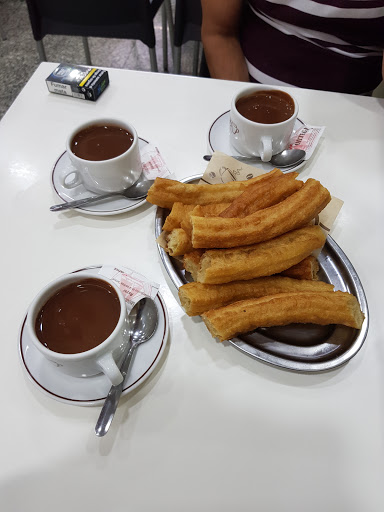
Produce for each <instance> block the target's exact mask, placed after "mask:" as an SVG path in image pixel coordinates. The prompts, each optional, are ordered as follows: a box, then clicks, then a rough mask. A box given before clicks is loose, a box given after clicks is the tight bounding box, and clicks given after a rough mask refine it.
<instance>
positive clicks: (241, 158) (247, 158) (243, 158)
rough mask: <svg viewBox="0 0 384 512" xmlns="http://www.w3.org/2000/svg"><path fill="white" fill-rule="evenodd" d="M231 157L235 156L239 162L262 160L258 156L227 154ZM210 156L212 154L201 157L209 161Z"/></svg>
mask: <svg viewBox="0 0 384 512" xmlns="http://www.w3.org/2000/svg"><path fill="white" fill-rule="evenodd" d="M229 156H231V158H235V160H238V161H239V162H262V159H261V158H260V157H258V156H240V155H229ZM211 158H212V155H204V156H203V159H204V160H206V161H207V162H209V161H210V160H211Z"/></svg>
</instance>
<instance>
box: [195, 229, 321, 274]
mask: <svg viewBox="0 0 384 512" xmlns="http://www.w3.org/2000/svg"><path fill="white" fill-rule="evenodd" d="M325 239H326V235H325V234H324V232H323V230H322V229H321V228H320V227H319V226H307V227H305V228H301V229H296V230H294V231H290V232H289V233H285V234H283V235H280V236H279V237H276V238H274V239H272V240H268V241H266V242H261V243H259V244H254V245H250V246H245V247H234V248H231V249H210V250H207V251H205V252H204V253H203V255H202V256H201V258H200V261H199V264H198V270H197V275H196V281H199V282H201V283H207V284H221V283H228V282H230V281H238V280H246V279H253V278H255V277H261V276H270V275H272V274H278V273H279V272H282V271H283V270H285V269H287V268H289V267H292V266H293V265H295V264H296V263H298V262H299V261H301V260H303V259H304V258H305V257H307V256H309V255H310V254H311V253H312V251H314V250H315V249H320V248H321V247H323V245H324V243H325Z"/></svg>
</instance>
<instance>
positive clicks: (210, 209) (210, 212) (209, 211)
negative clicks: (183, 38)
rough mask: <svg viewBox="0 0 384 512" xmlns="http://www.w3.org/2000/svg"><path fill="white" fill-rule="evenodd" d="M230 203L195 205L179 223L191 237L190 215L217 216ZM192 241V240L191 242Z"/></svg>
mask: <svg viewBox="0 0 384 512" xmlns="http://www.w3.org/2000/svg"><path fill="white" fill-rule="evenodd" d="M230 204H231V203H214V204H203V205H200V204H199V205H196V206H194V207H193V208H192V210H189V211H188V212H187V213H186V215H185V216H184V217H183V219H182V220H181V223H180V227H181V228H183V229H184V231H185V232H186V233H188V235H189V236H190V237H191V239H192V222H191V215H197V216H198V217H218V216H219V214H220V213H221V212H222V211H223V210H226V209H227V208H228V206H229V205H230ZM191 243H192V242H191Z"/></svg>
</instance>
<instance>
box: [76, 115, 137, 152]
mask: <svg viewBox="0 0 384 512" xmlns="http://www.w3.org/2000/svg"><path fill="white" fill-rule="evenodd" d="M133 140H134V136H133V134H132V133H131V132H130V131H128V130H127V129H126V128H123V127H121V126H118V125H114V124H94V125H91V126H88V127H87V128H84V129H83V130H80V131H79V132H77V133H76V134H75V135H74V137H73V138H72V141H71V151H72V153H74V154H75V155H76V156H77V157H79V158H82V159H83V160H92V161H101V160H110V159H111V158H115V157H117V156H119V155H122V154H123V153H125V152H126V151H127V150H128V149H129V148H130V147H131V146H132V144H133Z"/></svg>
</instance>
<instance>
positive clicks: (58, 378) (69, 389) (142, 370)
mask: <svg viewBox="0 0 384 512" xmlns="http://www.w3.org/2000/svg"><path fill="white" fill-rule="evenodd" d="M99 268H100V267H90V268H88V269H87V270H90V271H94V272H95V275H97V273H98V271H99ZM81 270H85V269H81ZM104 279H105V278H104ZM155 304H156V306H157V310H158V313H159V323H158V326H157V329H156V332H155V334H154V336H153V338H151V339H150V340H149V341H148V342H147V343H143V344H142V345H141V346H140V347H139V348H138V349H137V351H136V354H135V356H134V359H133V361H132V365H131V368H130V372H129V375H128V376H127V378H126V379H125V381H124V388H123V393H122V394H123V395H126V394H127V393H129V392H130V391H133V390H134V389H136V388H137V387H138V386H139V385H140V384H141V383H142V382H144V381H145V379H147V378H148V377H149V376H150V375H151V373H152V372H153V370H154V369H155V368H156V366H157V364H158V363H159V361H160V359H161V356H162V354H163V352H164V350H165V346H166V343H167V338H168V332H169V319H168V313H167V309H166V306H165V303H164V299H163V298H162V297H161V295H160V293H158V294H157V296H156V298H155ZM26 318H27V315H25V318H24V320H23V322H22V325H21V327H20V333H19V342H18V343H19V356H20V359H21V363H22V366H23V368H24V370H25V371H26V373H27V376H28V377H29V379H30V380H31V381H32V382H33V384H35V385H36V386H37V387H38V389H40V391H42V392H43V393H44V394H45V395H48V396H50V397H51V398H54V399H55V400H58V401H59V402H64V403H67V404H71V405H82V406H88V405H100V406H101V405H102V404H103V402H104V400H105V398H106V396H107V394H108V392H109V389H110V387H111V383H110V382H109V380H108V378H107V377H106V376H105V375H104V374H99V375H95V376H94V377H87V378H78V377H71V376H70V375H66V374H65V373H62V372H61V371H60V370H58V369H57V368H55V367H54V366H53V365H52V363H50V362H48V361H47V359H45V357H44V356H43V355H42V354H41V353H40V352H39V351H38V350H37V349H36V348H35V346H34V345H33V343H32V342H31V339H30V337H29V335H28V333H27V331H26V329H25V328H24V327H25V320H26Z"/></svg>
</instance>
